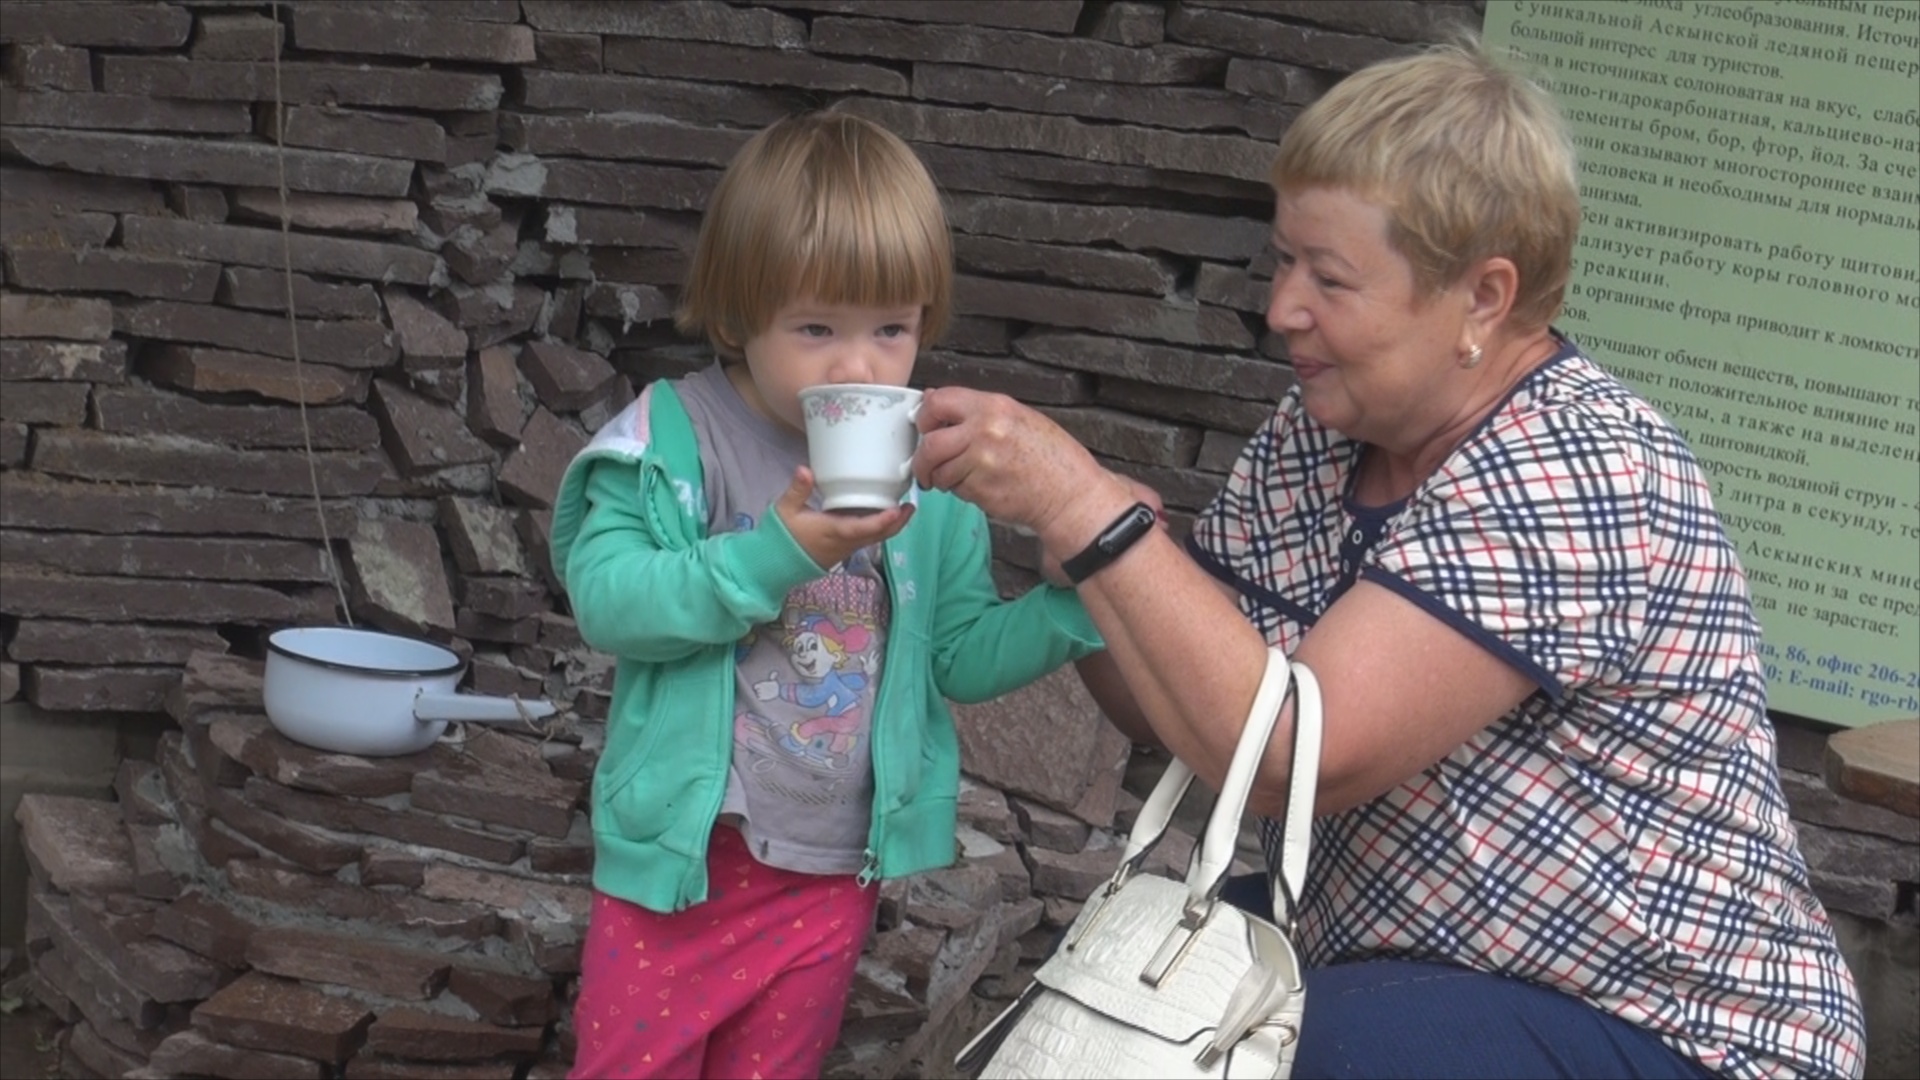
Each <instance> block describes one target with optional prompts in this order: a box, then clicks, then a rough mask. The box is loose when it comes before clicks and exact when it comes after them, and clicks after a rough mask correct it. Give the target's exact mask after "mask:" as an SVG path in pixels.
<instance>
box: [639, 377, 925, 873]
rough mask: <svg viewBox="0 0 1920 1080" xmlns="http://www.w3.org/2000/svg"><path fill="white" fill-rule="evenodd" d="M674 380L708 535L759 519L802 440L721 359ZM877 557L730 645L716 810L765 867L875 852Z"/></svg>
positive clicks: (852, 865)
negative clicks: (696, 463)
mask: <svg viewBox="0 0 1920 1080" xmlns="http://www.w3.org/2000/svg"><path fill="white" fill-rule="evenodd" d="M677 389H678V390H679V392H680V400H681V401H682V402H683V403H684V404H685V405H686V409H687V413H688V415H689V416H690V417H691V418H692V420H693V430H694V433H695V434H696V436H697V437H698V439H699V443H700V465H701V468H702V469H703V470H704V472H705V474H706V477H705V488H706V496H707V506H708V517H707V532H708V534H709V535H719V534H720V533H723V532H734V531H739V530H744V529H751V528H753V527H754V524H755V523H756V522H758V521H759V520H760V515H762V514H767V513H771V512H772V504H773V502H774V500H776V499H778V498H779V497H780V495H781V494H782V493H783V492H785V491H786V490H787V486H788V485H789V484H790V483H792V481H793V470H794V467H795V466H797V465H802V464H805V463H806V460H807V440H806V437H805V436H804V435H801V434H799V433H798V432H792V431H788V430H786V429H785V428H782V427H780V426H779V425H777V424H775V423H773V422H772V421H769V420H767V419H766V418H764V417H762V416H760V415H759V414H758V413H756V412H754V411H753V410H752V409H751V408H749V407H748V406H747V403H746V402H744V401H742V400H741V399H740V394H739V392H738V391H736V390H735V389H734V388H733V384H732V383H730V382H728V381H727V376H726V371H725V369H724V368H722V367H721V365H719V364H714V365H712V366H711V367H708V368H705V369H704V370H701V371H698V372H695V373H693V374H691V375H688V376H686V377H685V378H683V379H681V380H680V381H679V383H678V384H677ZM815 499H816V505H817V499H818V495H817V493H816V496H815ZM881 563H882V560H881V558H880V549H879V547H877V546H875V547H873V548H869V549H867V550H864V551H861V552H858V553H856V554H855V555H854V556H853V557H852V558H850V559H848V560H847V561H846V562H845V563H842V564H841V565H840V566H836V567H834V568H833V569H832V572H830V573H828V574H827V575H826V576H824V577H820V578H815V579H814V580H812V581H809V582H806V583H805V584H803V585H800V586H798V587H796V588H795V589H793V590H792V591H791V592H789V593H788V594H787V598H786V602H785V603H784V604H783V605H782V606H781V610H780V615H779V616H778V617H777V618H776V619H775V620H774V621H773V622H770V623H764V624H762V625H760V626H756V627H754V628H753V630H751V631H750V632H749V633H748V634H747V636H746V637H744V638H742V639H741V640H740V642H739V643H738V644H737V645H736V646H735V647H734V660H735V663H736V664H737V668H736V675H735V687H734V716H733V764H732V766H731V768H730V769H729V771H728V774H727V794H726V799H725V801H724V802H722V803H721V807H720V815H721V820H722V821H725V822H731V823H733V824H736V825H737V826H738V827H739V829H740V831H741V833H742V834H743V835H744V836H745V837H746V839H747V847H748V850H750V851H751V852H752V853H753V856H754V858H756V859H758V860H759V861H761V862H763V863H766V864H767V865H769V866H777V867H780V868H782V869H785V870H794V871H799V872H801V873H809V874H850V873H855V872H858V871H859V870H860V869H861V868H862V866H863V864H864V862H865V858H864V856H865V852H866V848H867V833H868V829H869V824H870V822H871V820H872V807H873V759H872V757H871V756H870V754H869V752H868V738H869V735H870V733H871V730H872V718H873V703H874V700H875V698H876V696H877V693H876V692H877V691H878V689H879V680H880V667H881V661H882V659H883V656H884V653H885V647H886V639H887V623H888V617H889V615H890V614H891V609H890V608H889V606H888V599H887V586H886V581H885V579H884V578H883V577H882V576H881Z"/></svg>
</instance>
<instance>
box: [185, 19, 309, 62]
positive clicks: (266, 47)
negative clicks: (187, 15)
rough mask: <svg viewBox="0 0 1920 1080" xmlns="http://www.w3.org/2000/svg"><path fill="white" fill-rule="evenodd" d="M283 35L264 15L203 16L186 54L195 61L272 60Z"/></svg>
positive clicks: (276, 21)
mask: <svg viewBox="0 0 1920 1080" xmlns="http://www.w3.org/2000/svg"><path fill="white" fill-rule="evenodd" d="M286 36H287V32H286V27H285V26H284V25H282V24H281V23H280V22H279V21H278V20H276V19H270V18H267V17H266V16H264V15H255V14H251V13H245V14H235V15H223V14H205V15H201V16H200V21H199V32H198V33H196V34H194V36H193V46H192V48H190V49H189V50H188V55H190V56H192V57H193V59H195V60H272V59H273V58H274V55H275V54H277V53H278V52H279V51H280V48H281V46H282V45H283V44H284V43H285V41H286Z"/></svg>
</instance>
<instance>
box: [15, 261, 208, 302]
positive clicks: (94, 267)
mask: <svg viewBox="0 0 1920 1080" xmlns="http://www.w3.org/2000/svg"><path fill="white" fill-rule="evenodd" d="M7 277H8V280H9V281H11V282H12V283H13V284H15V285H19V286H22V287H25V288H29V289H44V290H46V291H48V292H80V291H86V292H115V293H126V294H127V295H129V296H148V297H155V298H158V299H162V300H185V301H191V302H194V303H201V304H204V303H208V302H211V301H212V300H213V296H214V292H215V290H217V289H218V288H219V287H220V267H219V266H217V265H215V264H213V263H203V262H189V261H186V260H184V259H163V258H156V257H154V256H150V255H138V254H134V253H132V252H126V251H62V250H53V249H44V250H33V249H20V250H15V251H9V252H7Z"/></svg>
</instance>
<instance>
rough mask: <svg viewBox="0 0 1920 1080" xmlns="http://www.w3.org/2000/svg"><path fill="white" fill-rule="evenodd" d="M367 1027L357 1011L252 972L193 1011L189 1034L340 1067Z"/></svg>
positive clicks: (363, 1012)
mask: <svg viewBox="0 0 1920 1080" xmlns="http://www.w3.org/2000/svg"><path fill="white" fill-rule="evenodd" d="M372 1022H373V1014H372V1013H371V1012H370V1011H368V1010H367V1008H366V1007H365V1006H363V1005H359V1004H356V1003H354V1002H351V1001H348V1000H346V999H344V998H338V997H332V996H330V995H327V994H323V993H321V992H319V991H318V990H311V989H308V988H307V987H304V986H301V985H300V984H298V983H293V982H288V981H286V980H284V979H275V978H272V977H270V976H267V975H262V974H259V973H257V972H249V973H248V974H246V975H243V976H241V977H240V978H239V979H236V980H235V981H233V982H231V983H229V984H227V985H226V986H225V987H223V988H222V989H221V990H220V992H219V993H216V994H215V995H213V996H212V997H210V998H208V999H207V1000H206V1001H203V1002H201V1003H200V1005H199V1007H198V1008H196V1009H194V1010H193V1026H194V1028H195V1029H196V1030H198V1031H199V1032H200V1033H201V1034H203V1035H205V1036H207V1037H208V1038H210V1039H213V1040H214V1041H216V1042H223V1043H227V1044H229V1045H231V1046H239V1047H244V1048H247V1049H253V1050H268V1051H273V1052H277V1053H290V1054H294V1055H297V1056H299V1057H305V1058H312V1059H314V1060H316V1061H322V1062H341V1061H345V1060H346V1059H347V1058H348V1057H349V1056H351V1055H352V1054H353V1052H354V1051H355V1050H358V1049H359V1048H360V1046H361V1044H362V1043H364V1042H365V1041H366V1032H367V1028H368V1026H369V1025H371V1023H372Z"/></svg>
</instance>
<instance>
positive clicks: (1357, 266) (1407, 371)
mask: <svg viewBox="0 0 1920 1080" xmlns="http://www.w3.org/2000/svg"><path fill="white" fill-rule="evenodd" d="M1273 244H1274V248H1275V250H1276V252H1277V254H1278V257H1279V258H1278V263H1277V265H1276V267H1275V269H1274V276H1273V289H1272V292H1271V294H1270V295H1269V297H1268V300H1267V325H1268V326H1270V327H1272V328H1273V330H1274V332H1275V333H1277V334H1280V335H1281V336H1283V337H1284V338H1285V339H1286V342H1287V353H1288V355H1289V356H1290V357H1291V358H1292V361H1293V369H1294V376H1295V378H1296V379H1297V380H1298V381H1299V383H1300V387H1301V395H1302V401H1303V402H1304V404H1305V406H1306V410H1307V414H1308V415H1309V416H1312V417H1313V418H1314V419H1315V420H1317V421H1319V422H1320V423H1322V424H1325V425H1327V426H1328V427H1330V428H1333V429H1334V430H1335V431H1338V432H1340V433H1342V434H1344V435H1346V436H1348V437H1350V438H1354V439H1360V440H1362V441H1365V442H1370V443H1375V444H1379V445H1382V446H1386V447H1388V448H1389V449H1395V448H1400V447H1405V446H1409V445H1418V444H1419V442H1420V441H1421V440H1423V439H1424V438H1425V436H1426V435H1428V434H1430V433H1431V432H1433V431H1434V430H1436V429H1437V428H1438V427H1439V425H1440V424H1442V423H1444V419H1445V417H1446V416H1447V413H1448V409H1449V407H1450V406H1451V405H1452V404H1453V402H1452V401H1451V400H1450V395H1449V392H1448V387H1447V385H1446V384H1447V381H1448V380H1447V375H1448V373H1449V372H1450V371H1452V370H1453V368H1454V365H1455V364H1456V363H1457V361H1458V358H1459V357H1460V356H1461V355H1462V354H1463V353H1464V351H1465V349H1466V347H1467V346H1466V344H1464V343H1463V341H1464V334H1465V333H1466V329H1465V317H1466V313H1467V310H1468V303H1467V300H1468V298H1467V297H1465V296H1464V295H1462V294H1461V292H1460V291H1459V290H1455V289H1449V290H1446V291H1443V292H1441V293H1440V294H1438V295H1437V296H1433V297H1429V298H1427V299H1425V300H1416V297H1415V292H1414V284H1413V267H1412V265H1411V264H1410V263H1408V262H1407V260H1406V259H1405V258H1404V257H1402V256H1401V255H1400V254H1399V253H1398V252H1396V251H1394V250H1393V248H1392V247H1391V246H1389V245H1388V243H1387V215H1386V211H1385V210H1384V209H1382V208H1381V207H1379V206H1377V205H1375V204H1373V203H1370V202H1367V201H1366V200H1364V199H1361V198H1359V197H1358V196H1355V195H1352V194H1350V193H1348V192H1345V191H1340V190H1335V189H1331V188H1310V189H1307V190H1304V191H1298V192H1292V193H1288V194H1283V195H1281V196H1280V197H1279V198H1278V199H1277V200H1276V204H1275V211H1274V227H1273Z"/></svg>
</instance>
